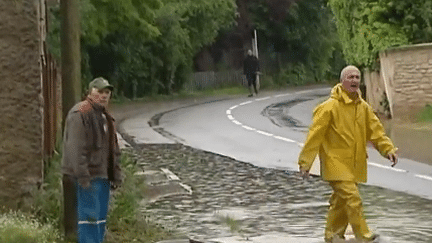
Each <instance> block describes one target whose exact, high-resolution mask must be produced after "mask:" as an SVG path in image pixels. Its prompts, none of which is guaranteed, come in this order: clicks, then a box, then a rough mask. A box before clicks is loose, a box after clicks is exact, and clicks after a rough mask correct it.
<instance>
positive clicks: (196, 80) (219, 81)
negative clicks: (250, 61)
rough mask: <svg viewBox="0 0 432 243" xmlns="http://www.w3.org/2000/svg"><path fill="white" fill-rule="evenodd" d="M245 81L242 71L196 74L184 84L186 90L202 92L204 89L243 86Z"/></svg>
mask: <svg viewBox="0 0 432 243" xmlns="http://www.w3.org/2000/svg"><path fill="white" fill-rule="evenodd" d="M244 84H245V80H244V77H243V71H242V70H233V71H223V72H214V71H208V72H196V73H194V74H193V77H192V78H191V81H190V82H189V83H188V84H186V87H185V88H186V90H202V89H206V88H218V87H223V86H230V85H244Z"/></svg>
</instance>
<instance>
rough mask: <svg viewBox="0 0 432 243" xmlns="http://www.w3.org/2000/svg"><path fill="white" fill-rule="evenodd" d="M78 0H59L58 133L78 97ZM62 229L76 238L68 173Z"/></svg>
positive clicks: (74, 216) (71, 183) (70, 181)
mask: <svg viewBox="0 0 432 243" xmlns="http://www.w3.org/2000/svg"><path fill="white" fill-rule="evenodd" d="M79 4H80V1H79V0H60V16H61V18H62V19H61V33H60V38H61V79H62V99H63V100H62V134H63V131H64V127H65V121H66V116H67V113H68V112H69V110H70V109H71V108H72V107H73V106H74V105H75V103H77V102H78V101H80V99H81V48H80V35H81V33H80V32H81V30H80V14H79ZM63 197H64V205H63V206H64V215H63V217H64V218H63V222H64V230H65V232H64V233H65V237H66V239H67V240H72V241H74V242H76V239H77V222H78V221H77V209H76V201H77V200H76V189H75V185H74V182H73V180H72V179H71V178H70V177H69V176H65V175H64V176H63Z"/></svg>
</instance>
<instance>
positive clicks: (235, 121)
mask: <svg viewBox="0 0 432 243" xmlns="http://www.w3.org/2000/svg"><path fill="white" fill-rule="evenodd" d="M232 122H234V123H235V124H237V125H240V126H241V125H242V124H241V122H239V121H237V120H232Z"/></svg>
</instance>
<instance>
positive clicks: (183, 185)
mask: <svg viewBox="0 0 432 243" xmlns="http://www.w3.org/2000/svg"><path fill="white" fill-rule="evenodd" d="M179 185H180V186H181V187H183V188H184V189H185V190H186V191H188V193H189V195H192V187H190V186H188V185H186V184H183V183H179Z"/></svg>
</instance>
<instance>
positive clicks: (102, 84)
mask: <svg viewBox="0 0 432 243" xmlns="http://www.w3.org/2000/svg"><path fill="white" fill-rule="evenodd" d="M93 88H96V89H109V90H111V91H112V90H113V89H114V86H112V85H111V84H110V83H108V80H106V79H104V78H102V77H99V78H95V79H93V81H91V82H90V84H89V90H91V89H93Z"/></svg>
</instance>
